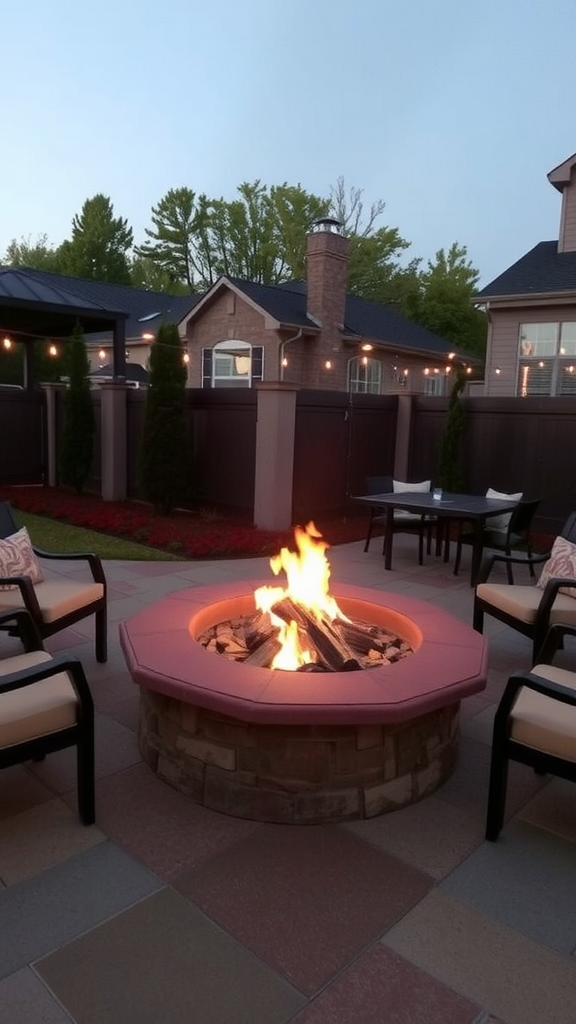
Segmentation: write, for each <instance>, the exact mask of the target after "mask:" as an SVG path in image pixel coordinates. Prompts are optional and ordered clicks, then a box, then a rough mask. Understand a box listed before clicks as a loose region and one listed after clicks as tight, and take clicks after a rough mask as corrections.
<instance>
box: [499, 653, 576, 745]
mask: <svg viewBox="0 0 576 1024" xmlns="http://www.w3.org/2000/svg"><path fill="white" fill-rule="evenodd" d="M531 671H532V672H533V673H534V675H537V676H541V677H542V678H543V679H550V680H552V682H555V683H560V684H561V685H562V686H566V687H569V688H570V689H571V690H576V673H575V672H568V671H567V670H566V669H562V668H556V667H555V666H554V665H536V666H535V668H533V669H532V670H531ZM510 736H511V737H512V739H514V740H517V741H518V742H519V743H523V744H525V745H526V746H527V747H533V748H535V749H536V750H543V751H545V752H546V753H547V754H553V755H555V756H556V757H562V758H565V759H566V760H568V761H576V707H570V705H569V704H563V703H562V701H559V700H554V698H553V697H545V696H544V694H542V693H536V692H535V691H534V690H529V689H527V688H526V687H523V688H522V689H521V690H519V692H518V697H517V698H516V702H515V704H514V707H513V709H512V712H511V714H510Z"/></svg>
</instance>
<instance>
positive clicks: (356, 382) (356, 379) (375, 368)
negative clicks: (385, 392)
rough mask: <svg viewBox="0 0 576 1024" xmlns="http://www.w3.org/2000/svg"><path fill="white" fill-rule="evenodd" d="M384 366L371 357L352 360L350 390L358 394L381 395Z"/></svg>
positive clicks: (350, 364)
mask: <svg viewBox="0 0 576 1024" xmlns="http://www.w3.org/2000/svg"><path fill="white" fill-rule="evenodd" d="M381 382H382V364H381V363H380V362H379V361H378V360H377V359H370V357H369V356H360V357H359V358H356V359H351V360H350V362H349V363H348V390H349V391H353V392H354V393H356V394H364V395H379V394H380V388H381Z"/></svg>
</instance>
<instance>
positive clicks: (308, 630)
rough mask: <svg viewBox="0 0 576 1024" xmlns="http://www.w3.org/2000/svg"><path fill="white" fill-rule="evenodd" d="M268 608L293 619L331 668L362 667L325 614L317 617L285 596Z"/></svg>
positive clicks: (341, 670) (346, 670) (349, 669)
mask: <svg viewBox="0 0 576 1024" xmlns="http://www.w3.org/2000/svg"><path fill="white" fill-rule="evenodd" d="M271 610H272V612H273V613H274V615H277V616H278V618H279V619H282V620H283V621H284V622H296V624H297V626H298V628H299V630H301V631H302V632H303V633H305V634H306V636H307V638H308V640H309V641H310V644H311V646H312V647H313V648H314V650H315V651H316V654H317V655H318V658H319V660H320V663H321V664H323V665H324V666H325V667H326V668H327V669H329V670H330V671H331V672H349V671H353V670H355V669H359V668H361V667H362V666H361V665H360V662H359V661H358V659H357V658H356V656H355V654H354V652H353V651H352V649H351V648H350V647H349V646H348V644H347V643H346V641H345V640H344V639H343V638H342V636H341V635H340V634H339V633H338V632H337V631H336V630H335V629H334V628H333V626H332V623H331V622H330V620H329V619H328V618H327V617H326V616H325V615H324V614H322V613H321V614H320V616H319V617H317V616H316V615H314V614H313V613H312V612H309V611H308V609H307V608H304V607H303V605H301V604H297V603H296V602H294V601H292V600H290V598H287V597H286V598H284V599H283V600H282V601H278V602H277V603H276V604H275V605H273V607H272V609H271Z"/></svg>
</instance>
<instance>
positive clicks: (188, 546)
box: [0, 487, 366, 558]
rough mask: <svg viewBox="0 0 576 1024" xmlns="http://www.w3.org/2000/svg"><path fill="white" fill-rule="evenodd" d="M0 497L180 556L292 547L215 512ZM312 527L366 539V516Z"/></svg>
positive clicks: (41, 495) (287, 535)
mask: <svg viewBox="0 0 576 1024" xmlns="http://www.w3.org/2000/svg"><path fill="white" fill-rule="evenodd" d="M0 497H1V498H2V500H4V501H9V502H10V503H11V504H12V505H13V506H14V508H17V509H21V510H22V511H23V512H30V513H33V514H34V515H40V516H49V517H50V518H52V519H57V520H60V521H62V522H65V523H70V524H71V525H73V526H83V527H85V528H86V529H89V530H96V531H100V532H102V533H106V534H112V535H113V536H116V537H122V538H124V539H125V540H131V541H136V542H137V543H138V544H146V545H148V546H150V547H153V548H160V549H161V550H163V551H168V552H170V553H171V554H174V555H177V556H178V557H181V558H235V557H236V558H246V557H250V556H254V557H256V556H259V555H274V554H276V553H277V552H278V551H279V550H280V548H281V547H285V546H288V547H291V548H293V547H294V542H293V541H294V537H293V531H291V530H290V531H286V532H271V531H267V530H258V529H257V528H256V527H255V526H253V525H251V524H250V523H248V522H246V520H245V519H244V520H242V518H240V517H234V516H229V515H228V514H226V513H224V512H222V513H219V512H217V511H214V510H210V512H209V513H207V512H206V511H203V510H199V511H197V512H180V511H179V512H174V513H173V514H172V515H169V516H162V515H157V514H155V513H154V512H153V510H152V509H151V508H150V507H149V506H148V505H145V504H141V503H139V502H133V501H102V499H101V498H99V497H96V496H94V495H81V496H80V495H77V494H74V493H73V492H71V491H67V490H64V489H61V488H56V487H3V488H2V491H1V494H0ZM301 525H305V524H301ZM316 527H317V529H318V530H319V531H320V533H321V534H322V536H323V537H324V539H325V540H326V542H327V543H328V544H329V545H330V546H331V547H332V546H333V545H335V544H346V543H348V542H350V541H354V540H361V539H364V537H365V535H366V518H365V517H359V518H355V517H351V518H350V519H345V518H343V519H338V520H333V521H326V520H320V521H317V522H316Z"/></svg>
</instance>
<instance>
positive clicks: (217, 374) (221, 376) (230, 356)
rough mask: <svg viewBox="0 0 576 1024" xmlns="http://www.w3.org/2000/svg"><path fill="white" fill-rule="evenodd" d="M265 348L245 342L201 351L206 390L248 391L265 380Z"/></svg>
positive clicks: (231, 342) (225, 344) (203, 381)
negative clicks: (228, 389) (263, 373)
mask: <svg viewBox="0 0 576 1024" xmlns="http://www.w3.org/2000/svg"><path fill="white" fill-rule="evenodd" d="M263 355H264V349H263V348H262V346H261V345H249V344H248V342H246V341H220V342H218V344H217V345H215V346H214V348H212V349H210V348H205V349H203V351H202V387H203V388H249V387H252V384H253V383H255V381H258V380H262V371H263Z"/></svg>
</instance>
